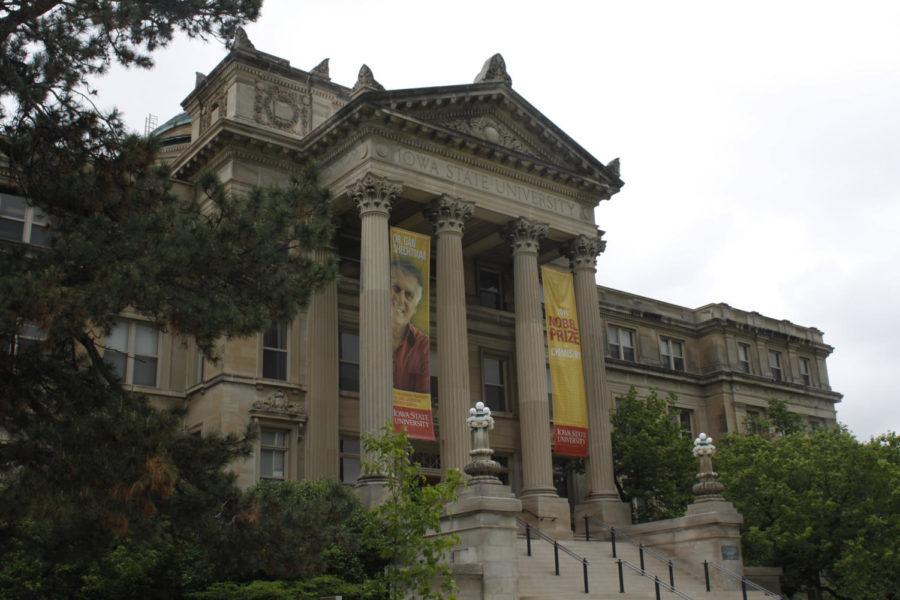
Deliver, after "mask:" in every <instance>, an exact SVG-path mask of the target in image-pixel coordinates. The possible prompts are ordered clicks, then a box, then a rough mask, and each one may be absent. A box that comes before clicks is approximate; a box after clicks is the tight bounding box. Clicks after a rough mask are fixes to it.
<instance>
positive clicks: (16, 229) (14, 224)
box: [0, 218, 25, 242]
mask: <svg viewBox="0 0 900 600" xmlns="http://www.w3.org/2000/svg"><path fill="white" fill-rule="evenodd" d="M23 231H25V223H23V222H22V221H11V220H9V219H4V218H0V239H4V240H12V241H14V242H21V241H22V232H23Z"/></svg>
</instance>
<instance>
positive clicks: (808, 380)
mask: <svg viewBox="0 0 900 600" xmlns="http://www.w3.org/2000/svg"><path fill="white" fill-rule="evenodd" d="M800 379H802V380H803V385H812V377H810V374H809V359H808V358H803V357H802V356H801V357H800Z"/></svg>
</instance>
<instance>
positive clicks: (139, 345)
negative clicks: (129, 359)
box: [134, 324, 159, 356]
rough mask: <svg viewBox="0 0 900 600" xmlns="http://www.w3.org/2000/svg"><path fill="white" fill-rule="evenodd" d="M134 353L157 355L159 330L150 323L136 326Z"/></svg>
mask: <svg viewBox="0 0 900 600" xmlns="http://www.w3.org/2000/svg"><path fill="white" fill-rule="evenodd" d="M134 335H135V339H134V353H135V354H141V355H143V356H157V354H158V349H159V332H158V331H157V330H156V329H155V328H153V327H150V326H148V325H141V324H135V326H134Z"/></svg>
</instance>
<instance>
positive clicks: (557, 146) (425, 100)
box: [360, 83, 622, 193]
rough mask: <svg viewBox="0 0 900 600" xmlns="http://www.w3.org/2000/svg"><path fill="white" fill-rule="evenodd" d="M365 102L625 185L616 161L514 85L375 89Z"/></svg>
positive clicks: (551, 165)
mask: <svg viewBox="0 0 900 600" xmlns="http://www.w3.org/2000/svg"><path fill="white" fill-rule="evenodd" d="M360 100H362V98H361V99H360ZM366 100H368V102H369V103H371V104H374V105H377V106H378V107H379V108H381V109H383V110H386V111H390V114H391V115H392V116H393V117H396V118H398V119H409V120H410V121H414V122H416V123H420V124H427V125H428V126H431V127H435V128H440V129H443V130H446V131H447V132H451V133H454V134H459V135H462V136H465V137H466V138H469V139H471V140H473V141H474V140H477V141H478V143H480V144H482V145H485V146H488V147H494V148H496V149H497V150H500V149H502V150H503V151H505V152H508V153H511V154H514V155H518V156H521V157H523V158H528V159H531V160H533V161H534V162H536V163H540V164H544V165H546V166H547V167H548V168H553V169H559V170H562V171H567V172H569V173H573V174H577V175H579V176H581V177H586V178H589V179H592V180H594V181H596V182H598V183H602V184H604V185H605V186H608V187H610V188H611V189H612V190H615V191H618V188H620V187H621V186H622V181H621V179H619V173H618V163H617V162H611V163H610V164H609V165H605V164H604V163H602V162H601V161H599V160H598V159H597V158H595V157H594V156H593V155H591V154H590V153H589V152H587V151H586V150H585V149H584V148H582V147H581V146H579V145H578V144H577V143H576V142H575V141H574V140H572V138H571V137H569V136H568V135H566V134H565V133H564V132H563V131H562V130H560V129H559V128H558V127H557V126H556V125H555V124H553V122H552V121H550V120H549V119H548V118H547V117H546V116H544V115H543V114H542V113H541V112H540V111H538V110H537V109H536V108H534V107H533V106H532V105H531V104H529V103H528V102H527V101H526V100H525V99H524V98H522V97H521V96H520V95H519V94H517V93H516V92H515V91H513V90H512V89H511V88H510V87H509V86H506V85H502V84H484V83H481V84H479V83H476V84H471V85H465V86H450V87H442V88H420V89H413V90H395V91H386V92H377V93H374V94H372V95H371V96H369V98H366ZM613 193H615V192H614V191H613Z"/></svg>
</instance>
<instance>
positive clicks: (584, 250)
mask: <svg viewBox="0 0 900 600" xmlns="http://www.w3.org/2000/svg"><path fill="white" fill-rule="evenodd" d="M604 233H606V232H605V231H601V230H599V229H598V230H597V235H596V236H587V235H579V236H577V237H575V239H573V240H571V241H569V242H568V243H567V244H566V246H565V248H564V253H565V255H566V257H568V259H569V266H570V267H571V268H572V269H580V268H588V269H593V270H596V268H597V256H598V255H599V254H602V253H603V251H604V250H606V240H604V239H603V234H604Z"/></svg>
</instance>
